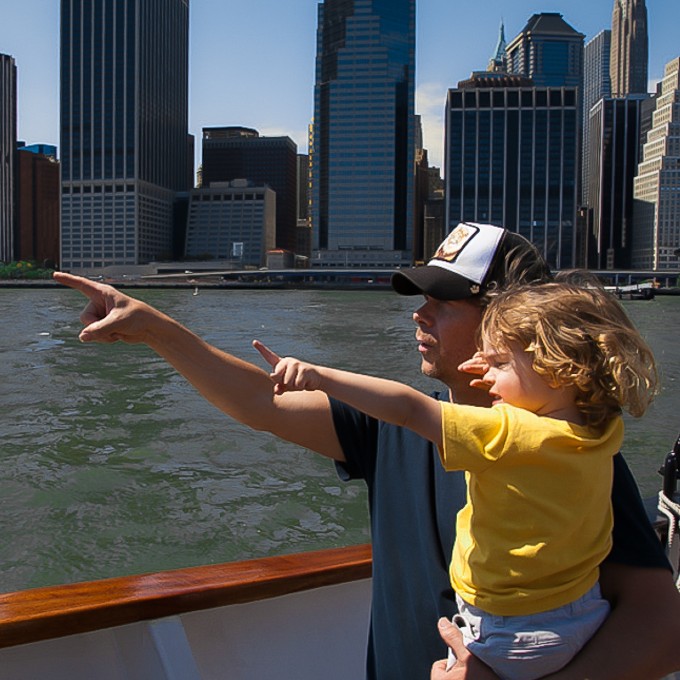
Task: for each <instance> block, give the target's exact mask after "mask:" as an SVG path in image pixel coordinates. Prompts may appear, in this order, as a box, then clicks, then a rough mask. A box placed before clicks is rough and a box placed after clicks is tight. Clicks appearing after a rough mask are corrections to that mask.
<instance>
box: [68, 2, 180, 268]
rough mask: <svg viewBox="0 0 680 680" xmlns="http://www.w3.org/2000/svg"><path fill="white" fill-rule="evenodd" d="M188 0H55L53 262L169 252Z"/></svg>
mask: <svg viewBox="0 0 680 680" xmlns="http://www.w3.org/2000/svg"><path fill="white" fill-rule="evenodd" d="M188 21H189V3H188V0H62V2H61V156H62V220H61V223H62V238H61V247H62V259H61V262H62V267H63V268H65V269H74V270H88V269H96V268H100V267H105V266H110V265H134V264H143V263H146V262H149V261H151V260H154V259H158V258H163V257H168V256H170V255H171V254H172V231H173V203H174V200H175V192H177V191H184V190H186V189H187V188H188V187H187V137H188V42H189V41H188V28H189V24H188Z"/></svg>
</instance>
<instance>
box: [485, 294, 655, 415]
mask: <svg viewBox="0 0 680 680" xmlns="http://www.w3.org/2000/svg"><path fill="white" fill-rule="evenodd" d="M480 338H487V339H488V340H489V342H491V343H492V344H494V345H496V346H499V347H502V348H504V349H510V348H509V345H510V344H512V343H517V344H519V345H520V346H521V347H522V348H524V351H526V352H531V353H532V354H533V368H534V370H535V371H536V372H537V373H538V374H539V375H542V376H545V377H546V378H547V379H548V380H549V381H550V383H551V384H554V385H564V386H567V385H575V386H576V387H577V388H578V396H577V399H576V406H577V407H578V408H579V409H580V411H581V412H582V413H583V414H584V416H585V418H586V422H587V423H588V424H589V425H592V426H600V425H603V424H605V423H606V422H608V421H609V420H610V419H611V418H612V417H613V416H615V415H617V414H620V413H621V410H622V409H623V410H626V411H628V412H629V413H630V414H631V415H633V416H641V415H642V414H643V413H644V412H645V410H646V409H647V407H648V406H649V404H650V403H651V401H652V400H653V398H654V396H655V394H656V390H657V385H658V374H657V369H656V362H655V360H654V355H653V354H652V351H651V350H650V348H649V346H648V345H647V343H646V342H645V341H644V340H643V338H642V336H641V335H640V334H639V333H638V331H637V330H636V329H635V327H634V326H633V324H632V323H631V321H630V319H628V317H627V316H626V313H625V311H624V310H623V308H622V307H621V305H620V304H619V302H618V301H617V300H616V299H615V298H614V296H613V295H612V294H611V293H608V292H607V291H606V290H604V288H602V287H601V286H596V285H592V284H590V285H588V286H583V285H579V284H574V283H568V282H555V283H543V284H538V285H525V286H516V287H513V288H510V289H508V290H506V291H504V292H500V293H498V294H497V295H496V296H495V297H494V298H493V299H492V300H491V302H490V303H489V306H488V307H487V309H486V312H485V314H484V318H483V320H482V325H481V327H480Z"/></svg>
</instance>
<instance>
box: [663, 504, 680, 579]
mask: <svg viewBox="0 0 680 680" xmlns="http://www.w3.org/2000/svg"><path fill="white" fill-rule="evenodd" d="M658 509H659V512H660V513H661V514H662V515H664V516H665V517H666V518H667V519H668V538H667V540H666V554H667V555H668V559H669V560H670V563H671V566H672V567H673V577H674V578H675V586H676V588H678V589H679V590H680V535H679V534H678V523H679V522H680V505H679V504H678V503H676V502H675V501H674V500H672V499H670V498H668V496H666V494H665V493H664V492H663V491H660V492H659V505H658Z"/></svg>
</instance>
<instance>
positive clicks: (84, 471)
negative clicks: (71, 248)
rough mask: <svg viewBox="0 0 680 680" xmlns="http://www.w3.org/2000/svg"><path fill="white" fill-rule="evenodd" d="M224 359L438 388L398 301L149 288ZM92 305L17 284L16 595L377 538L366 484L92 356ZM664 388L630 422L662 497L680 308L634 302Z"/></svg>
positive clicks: (12, 396)
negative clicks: (279, 360)
mask: <svg viewBox="0 0 680 680" xmlns="http://www.w3.org/2000/svg"><path fill="white" fill-rule="evenodd" d="M132 294H133V295H135V296H137V297H140V298H142V299H144V300H146V301H147V302H150V303H151V304H153V305H155V306H158V307H159V308H161V309H163V310H164V311H166V312H167V313H169V314H170V315H172V316H174V317H176V318H177V319H179V320H180V321H181V322H182V323H185V324H186V325H188V326H189V327H190V328H192V330H194V331H196V332H197V333H198V334H199V335H201V336H203V337H205V338H206V339H207V340H208V341H209V342H211V343H213V344H214V345H216V346H218V347H220V348H223V349H226V350H228V351H230V352H232V353H233V354H236V355H238V356H241V357H243V358H245V359H247V360H250V361H254V362H256V363H259V362H260V359H259V355H258V354H257V353H256V352H255V351H254V350H253V349H251V347H250V342H251V340H252V339H253V338H259V339H261V340H262V341H264V342H265V343H267V344H269V345H270V346H271V347H272V348H273V349H274V350H276V351H278V352H279V353H281V354H295V355H296V356H300V357H302V358H305V359H308V360H310V361H317V362H325V363H328V364H331V365H334V366H337V367H341V368H346V369H349V370H359V371H365V372H372V373H374V374H378V375H382V376H385V377H391V378H395V379H399V380H402V381H405V382H408V383H410V384H412V385H415V386H416V387H419V388H421V389H424V390H431V389H433V388H434V387H435V384H434V383H432V382H431V381H429V380H428V379H426V378H424V377H422V376H421V375H420V373H419V356H418V353H417V351H416V346H415V341H414V337H413V333H414V326H413V323H412V321H411V311H412V310H413V308H414V306H415V305H416V304H417V303H418V299H417V298H404V297H401V296H398V295H395V294H393V293H391V292H387V291H385V292H377V291H371V292H364V291H358V292H330V291H323V292H317V291H238V292H234V291H221V290H201V292H200V294H199V295H193V294H192V291H191V290H184V289H183V290H144V291H142V290H135V291H133V292H132ZM83 304H84V298H83V297H82V296H80V295H79V294H78V293H76V292H74V291H70V290H65V289H48V290H45V289H42V290H23V289H2V288H0V318H2V330H1V331H0V352H1V361H0V535H1V536H2V540H0V591H5V592H6V591H12V590H19V589H23V588H28V587H36V586H41V585H48V584H56V583H67V582H74V581H81V580H91V579H97V578H106V577H109V576H119V575H123V574H131V573H141V572H148V571H158V570H162V569H173V568H179V567H186V566H193V565H200V564H210V563H216V562H226V561H230V560H239V559H247V558H250V557H261V556H266V555H273V554H280V553H285V552H298V551H304V550H314V549H319V548H325V547H335V546H340V545H350V544H354V543H359V542H365V541H367V540H369V535H368V529H367V514H366V494H365V491H364V489H363V487H362V485H361V484H358V483H357V484H344V483H341V482H339V481H338V478H337V477H336V475H335V472H334V468H333V465H332V464H331V463H330V462H329V461H327V460H325V459H323V458H321V457H319V456H316V455H314V454H310V453H309V452H307V451H304V450H302V449H300V448H299V447H296V446H294V445H291V444H287V443H285V442H281V441H279V440H276V439H274V438H273V437H271V436H270V435H267V434H263V433H256V432H251V431H250V430H248V429H247V428H244V427H242V426H240V425H239V424H237V423H235V422H233V421H232V420H230V419H228V418H227V417H226V416H224V415H223V414H221V413H220V412H219V411H217V410H216V409H214V408H213V407H212V406H210V405H209V404H207V403H206V402H204V401H203V400H202V399H201V398H200V397H199V396H198V395H197V394H196V393H195V392H194V391H193V389H192V388H191V387H190V386H189V385H187V384H186V383H185V382H184V380H183V379H182V378H180V377H179V376H178V375H177V374H176V373H175V372H174V371H173V370H172V369H171V368H169V367H168V366H167V365H166V364H165V363H164V362H163V361H162V360H160V359H159V358H158V357H156V355H155V354H153V353H152V352H151V351H150V350H148V349H147V348H145V347H141V346H129V345H122V344H116V345H107V346H102V345H91V344H88V345H84V344H81V343H80V342H79V341H78V339H77V335H78V332H79V330H80V322H79V320H78V315H79V313H80V311H81V309H82V307H83ZM624 304H625V305H626V308H627V310H628V312H629V314H630V316H631V317H632V318H633V320H634V321H635V322H636V324H637V325H638V327H639V328H640V329H641V330H642V331H643V333H644V334H645V335H646V337H647V339H648V341H649V342H650V344H651V345H652V348H653V349H654V351H655V353H656V355H657V359H658V361H659V364H660V367H661V372H662V380H663V391H662V393H661V395H660V396H659V398H658V399H657V401H656V402H655V404H654V405H653V407H652V409H651V411H650V412H649V413H648V414H647V415H646V416H645V418H644V419H641V420H638V421H634V420H632V419H628V420H627V442H626V447H625V451H626V458H627V459H628V461H629V464H630V465H631V467H632V469H633V472H634V474H635V476H636V478H637V480H638V483H639V485H640V487H641V489H642V491H643V494H644V495H653V494H655V493H656V492H657V490H658V488H659V483H660V478H659V476H658V474H657V473H656V470H657V469H658V467H659V466H660V464H661V462H662V460H663V457H664V455H665V453H666V452H667V451H668V450H669V448H670V447H671V446H672V444H673V442H674V441H675V438H676V437H677V434H678V431H679V430H680V417H678V409H677V404H678V400H677V398H676V396H675V389H676V386H677V384H678V380H679V379H680V350H679V349H678V344H677V338H676V335H677V329H678V328H680V298H672V297H660V298H657V299H656V300H654V301H651V302H649V301H644V302H642V301H640V302H627V303H624Z"/></svg>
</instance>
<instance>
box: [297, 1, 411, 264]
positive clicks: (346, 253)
mask: <svg viewBox="0 0 680 680" xmlns="http://www.w3.org/2000/svg"><path fill="white" fill-rule="evenodd" d="M318 22H319V23H318V30H317V57H316V82H315V88H314V121H313V130H312V134H311V140H312V143H311V146H310V155H311V158H312V199H311V215H312V226H313V231H314V249H315V253H314V256H313V264H316V265H320V266H323V265H331V266H332V265H337V266H344V265H349V266H361V265H366V266H380V265H386V266H389V265H400V264H404V263H405V264H410V261H411V248H412V243H413V175H414V75H415V0H326V1H325V2H324V3H321V4H320V5H319V11H318Z"/></svg>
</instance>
